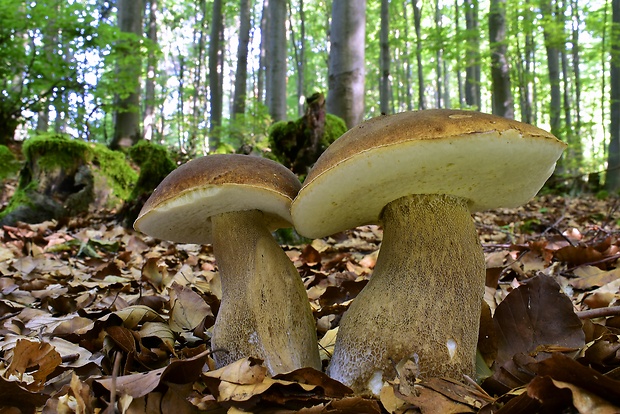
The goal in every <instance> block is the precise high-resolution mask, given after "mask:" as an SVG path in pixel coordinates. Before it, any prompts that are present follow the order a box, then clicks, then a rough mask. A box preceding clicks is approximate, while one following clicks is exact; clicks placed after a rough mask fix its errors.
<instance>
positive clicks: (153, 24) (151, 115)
mask: <svg viewBox="0 0 620 414" xmlns="http://www.w3.org/2000/svg"><path fill="white" fill-rule="evenodd" d="M157 2H158V0H150V2H149V22H148V29H147V37H148V39H149V40H150V41H151V42H152V43H153V45H156V44H157V6H158V3H157ZM157 61H158V60H157V56H156V55H155V48H154V47H153V48H151V49H149V55H148V58H147V67H146V84H145V87H144V117H143V119H142V123H143V129H144V135H143V136H144V139H146V140H149V141H150V140H152V139H153V135H154V131H155V76H156V74H157Z"/></svg>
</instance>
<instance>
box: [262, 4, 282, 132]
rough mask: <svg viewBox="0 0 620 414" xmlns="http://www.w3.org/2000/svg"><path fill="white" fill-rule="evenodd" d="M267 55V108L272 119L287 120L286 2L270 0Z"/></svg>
mask: <svg viewBox="0 0 620 414" xmlns="http://www.w3.org/2000/svg"><path fill="white" fill-rule="evenodd" d="M267 10H268V14H267V22H268V25H269V30H268V31H267V45H266V46H267V47H266V51H265V55H266V58H267V61H266V62H265V69H266V72H267V73H266V77H267V79H266V86H267V93H266V97H267V101H266V103H267V107H268V108H269V115H271V119H272V120H273V121H274V122H276V121H282V120H284V119H286V53H287V51H286V0H270V1H269V6H268V8H267Z"/></svg>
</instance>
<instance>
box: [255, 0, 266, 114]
mask: <svg viewBox="0 0 620 414" xmlns="http://www.w3.org/2000/svg"><path fill="white" fill-rule="evenodd" d="M268 13H269V0H263V11H262V13H261V18H260V33H261V36H260V52H259V56H258V70H257V71H256V92H255V97H256V100H257V101H258V102H260V103H263V104H265V103H266V102H267V96H266V90H267V89H268V88H267V86H266V82H267V79H266V77H267V76H266V75H267V70H266V67H265V66H266V64H267V37H268V36H269V25H268V24H267V14H268Z"/></svg>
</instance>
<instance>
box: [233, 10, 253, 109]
mask: <svg viewBox="0 0 620 414" xmlns="http://www.w3.org/2000/svg"><path fill="white" fill-rule="evenodd" d="M250 5H251V2H250V0H240V2H239V44H238V45H237V72H236V74H235V92H234V95H233V105H232V116H233V118H234V117H235V116H236V115H240V114H243V113H245V98H246V90H247V83H248V45H249V44H250V29H251V28H252V27H251V19H250Z"/></svg>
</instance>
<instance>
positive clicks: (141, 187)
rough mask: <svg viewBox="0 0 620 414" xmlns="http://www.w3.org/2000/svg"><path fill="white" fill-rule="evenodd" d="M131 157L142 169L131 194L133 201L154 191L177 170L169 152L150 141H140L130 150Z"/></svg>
mask: <svg viewBox="0 0 620 414" xmlns="http://www.w3.org/2000/svg"><path fill="white" fill-rule="evenodd" d="M129 157H130V158H131V159H132V161H133V162H135V163H136V164H137V165H138V166H139V167H140V175H139V176H138V180H137V183H136V185H135V186H134V188H133V191H132V192H131V196H130V199H131V200H135V199H137V198H138V197H140V195H142V194H145V193H150V192H151V191H153V189H154V188H155V187H157V185H158V184H159V183H160V182H161V181H162V180H163V179H164V178H165V177H166V176H167V175H168V174H170V172H171V171H172V170H174V169H175V168H176V164H175V163H174V161H172V158H171V157H170V154H169V153H168V150H167V149H166V148H165V147H164V146H162V145H158V144H155V143H152V142H150V141H139V142H138V143H137V144H135V145H134V146H132V147H131V148H129Z"/></svg>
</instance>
